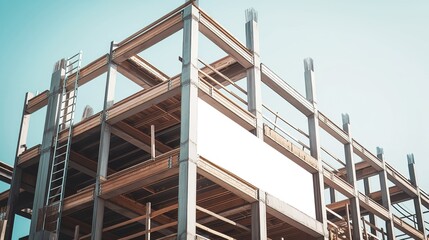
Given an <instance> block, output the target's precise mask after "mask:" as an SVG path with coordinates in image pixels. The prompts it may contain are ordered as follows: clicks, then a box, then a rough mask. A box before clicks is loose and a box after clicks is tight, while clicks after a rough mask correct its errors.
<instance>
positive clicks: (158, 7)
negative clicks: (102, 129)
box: [0, 0, 429, 236]
mask: <svg viewBox="0 0 429 240" xmlns="http://www.w3.org/2000/svg"><path fill="white" fill-rule="evenodd" d="M182 3H183V1H126V2H125V1H124V2H120V3H119V2H118V1H100V0H99V1H80V2H77V1H27V2H25V4H24V3H23V2H19V1H0V46H1V49H2V53H1V54H0V76H1V80H0V81H1V83H2V88H1V101H0V115H1V118H0V136H1V138H0V161H4V162H7V163H9V164H13V160H14V152H15V148H16V140H17V137H18V130H19V121H20V116H21V111H22V103H23V99H24V94H25V92H27V91H31V92H36V91H39V92H41V91H43V90H45V89H48V88H49V83H50V75H51V71H52V67H53V64H54V63H55V61H57V60H58V59H60V58H62V57H65V56H70V55H72V54H74V53H75V52H77V51H79V50H83V51H84V64H86V63H89V62H90V61H92V60H94V59H96V58H97V57H99V56H101V55H102V54H104V53H106V52H107V51H108V49H109V44H110V41H112V40H116V41H120V40H122V39H123V38H125V37H126V36H128V35H130V34H131V33H133V32H135V31H137V30H138V29H140V28H142V27H144V26H146V25H147V24H149V23H151V22H152V21H154V20H156V19H157V18H158V17H160V16H162V15H163V14H165V13H167V12H169V11H170V10H172V9H174V8H175V7H176V6H178V5H180V4H182ZM200 5H201V7H202V8H203V9H204V10H205V11H206V12H208V13H209V14H210V15H211V16H212V17H213V18H215V19H216V20H218V21H219V22H220V23H221V24H222V25H223V26H224V27H226V28H227V29H228V30H229V31H230V32H231V33H232V34H233V35H235V36H237V37H238V38H239V39H240V40H241V41H243V42H244V10H245V9H247V8H250V7H253V8H255V9H256V10H257V11H258V12H259V27H260V33H261V35H260V42H261V58H262V62H263V63H265V64H266V65H267V66H269V67H270V68H271V69H273V70H274V71H275V72H276V73H278V74H279V75H280V76H282V77H283V78H284V79H285V80H286V81H287V82H288V83H289V84H291V85H292V86H294V87H295V88H296V89H298V90H299V91H300V92H301V93H304V91H303V90H304V80H303V64H302V60H303V59H304V58H306V57H312V58H313V59H314V61H315V71H316V77H317V94H318V102H319V108H320V110H321V111H322V112H323V113H325V115H327V116H328V117H330V118H331V119H332V120H334V121H335V122H336V123H337V124H340V123H341V113H345V112H347V113H349V114H350V116H351V122H352V132H353V137H354V138H356V139H357V140H358V141H359V142H361V143H362V144H363V145H364V146H366V147H367V148H368V149H369V150H375V147H376V146H381V147H383V148H384V149H385V153H386V159H387V161H388V162H389V163H391V164H392V165H394V166H395V167H396V168H397V169H399V170H400V171H401V172H402V173H403V174H404V175H406V176H408V173H407V164H406V163H407V162H406V154H408V153H414V154H415V159H416V164H417V167H418V168H417V174H418V177H419V178H420V184H421V186H422V187H423V188H424V189H425V190H427V191H429V178H428V176H427V170H428V169H429V162H428V161H427V156H429V148H428V147H427V143H429V128H428V127H427V126H426V120H427V119H428V117H429V112H428V108H427V102H428V101H427V99H426V98H425V97H427V95H426V94H427V89H428V87H429V68H428V62H429V61H428V57H427V56H429V44H428V43H429V31H428V29H429V15H428V14H427V13H428V10H429V2H427V1H419V0H417V1H398V0H394V1H376V2H374V1H369V0H364V1H353V2H352V1H340V0H327V1H308V0H304V1H280V0H278V1H263V2H262V1H244V0H240V1H226V0H220V1H204V0H200ZM226 7H228V8H226ZM172 39H179V40H180V36H178V37H176V38H172ZM170 41H171V42H172V43H173V44H174V43H175V44H176V45H177V46H180V42H179V43H178V42H177V41H172V40H170ZM164 51H165V52H161V54H160V55H161V56H160V57H158V58H157V57H153V58H150V60H153V62H154V63H155V64H157V63H158V62H163V61H164V59H163V56H164V55H165V56H169V52H166V51H167V50H164ZM174 54H176V55H175V56H174V57H175V59H174V60H173V62H174V61H176V62H177V54H180V50H179V51H178V52H177V53H176V52H174ZM174 54H170V55H174ZM172 69H176V68H172ZM173 72H174V71H173ZM170 75H172V73H170ZM125 86H128V85H127V84H126V83H124V85H123V86H122V87H118V89H119V90H118V91H122V90H121V89H125V88H126V87H125ZM85 87H86V86H84V87H83V88H85ZM102 88H103V86H102V84H101V85H96V84H93V85H90V86H88V89H91V90H86V91H87V92H92V91H93V92H96V93H102ZM83 91H84V90H83ZM123 91H124V92H126V90H123ZM123 94H124V93H123ZM84 95H85V94H84ZM89 95H91V94H89ZM119 95H120V94H119ZM89 98H90V96H89V97H88V96H87V98H86V99H89ZM83 99H85V97H83ZM79 101H81V99H79ZM82 101H83V100H82ZM97 104H98V103H97ZM99 104H100V105H101V103H99ZM44 114H45V112H44V111H42V112H40V113H37V114H34V116H32V119H31V122H30V127H32V130H31V131H30V136H29V137H30V139H29V144H28V145H29V146H32V145H35V144H36V143H38V142H40V141H41V130H40V129H42V126H43V125H42V121H43V119H44ZM304 125H305V124H304ZM37 128H38V129H39V130H34V129H37ZM6 188H7V187H6V186H3V188H2V189H1V190H4V189H6ZM22 225H25V224H22ZM24 229H25V228H24ZM20 231H25V230H20ZM24 234H25V233H24ZM16 236H18V235H16Z"/></svg>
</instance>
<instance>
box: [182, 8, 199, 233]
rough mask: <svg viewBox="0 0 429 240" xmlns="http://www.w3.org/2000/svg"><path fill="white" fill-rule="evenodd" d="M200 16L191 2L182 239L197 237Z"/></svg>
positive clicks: (186, 14)
mask: <svg viewBox="0 0 429 240" xmlns="http://www.w3.org/2000/svg"><path fill="white" fill-rule="evenodd" d="M198 17H199V11H198V9H197V8H196V7H195V6H193V5H189V6H188V7H186V8H185V9H184V10H183V55H182V59H183V61H182V75H181V83H182V87H181V88H182V89H181V92H182V96H181V121H180V154H179V209H178V221H179V222H178V229H177V236H178V238H177V239H179V240H194V239H195V237H196V205H197V203H196V194H197V165H196V162H197V161H198V154H197V120H198V119H197V110H198V109H197V108H198V33H199V30H198Z"/></svg>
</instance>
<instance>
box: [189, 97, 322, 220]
mask: <svg viewBox="0 0 429 240" xmlns="http://www.w3.org/2000/svg"><path fill="white" fill-rule="evenodd" d="M198 101H199V102H198V129H197V133H198V138H197V140H198V143H197V149H198V154H199V155H200V156H202V157H204V158H206V159H208V160H209V161H211V162H213V163H215V164H216V165H218V166H220V167H222V168H224V169H226V170H228V171H230V172H232V173H234V174H235V175H237V176H239V177H240V178H242V179H244V180H246V181H247V182H249V183H251V184H252V185H254V186H256V187H258V188H259V189H261V190H263V191H265V192H268V193H270V194H271V195H273V196H275V197H277V198H279V199H281V200H283V201H284V202H286V203H288V204H290V205H291V206H293V207H295V208H297V209H299V210H300V211H302V212H304V213H306V214H307V215H309V216H312V217H315V209H314V195H313V181H312V176H311V174H310V173H308V172H307V171H305V170H304V169H302V168H301V167H299V166H298V165H296V164H295V163H294V162H292V161H291V160H289V159H288V158H287V157H285V156H284V155H282V154H281V153H279V152H278V151H277V150H275V149H274V148H272V147H271V146H269V145H268V144H266V143H265V142H263V141H262V140H261V139H258V138H257V137H255V136H254V135H253V134H251V133H250V132H248V131H247V130H246V129H244V128H243V127H241V126H240V125H238V124H237V123H235V122H234V121H232V120H231V119H230V118H228V117H227V116H225V115H223V114H222V113H221V112H219V111H218V110H216V109H215V108H213V107H212V106H210V105H209V104H207V103H206V102H205V101H203V100H201V99H199V100H198Z"/></svg>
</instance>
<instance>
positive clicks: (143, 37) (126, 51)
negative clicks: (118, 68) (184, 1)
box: [113, 3, 189, 63]
mask: <svg viewBox="0 0 429 240" xmlns="http://www.w3.org/2000/svg"><path fill="white" fill-rule="evenodd" d="M188 4H189V3H188ZM161 19H162V20H158V23H157V24H156V25H155V26H152V27H150V28H147V29H145V30H144V31H142V32H140V33H139V34H138V35H137V36H135V37H133V38H132V39H130V40H129V41H127V42H124V43H120V45H119V46H118V48H117V49H116V50H115V52H114V57H113V60H114V61H115V62H116V63H121V62H123V61H125V60H126V59H128V58H130V57H132V56H134V55H136V54H137V53H139V52H141V51H143V50H145V49H147V48H149V47H151V46H153V45H154V44H156V43H158V42H160V41H162V40H163V39H165V38H167V37H169V36H170V35H172V34H174V33H175V32H177V31H179V30H180V29H182V27H183V21H182V14H181V12H180V10H177V11H176V12H174V13H169V14H168V15H166V16H164V17H162V18H161Z"/></svg>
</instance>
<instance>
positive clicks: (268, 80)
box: [261, 64, 313, 116]
mask: <svg viewBox="0 0 429 240" xmlns="http://www.w3.org/2000/svg"><path fill="white" fill-rule="evenodd" d="M261 73H262V82H263V83H265V84H266V85H267V86H268V87H270V88H271V89H272V90H273V91H274V92H276V93H277V94H279V95H280V96H281V97H282V98H283V99H285V100H286V101H288V102H289V103H290V104H292V106H294V107H295V108H297V109H298V110H299V111H301V112H302V113H303V114H304V115H305V116H309V115H310V114H311V113H313V106H312V104H311V103H310V102H309V101H307V99H305V97H304V96H302V95H301V94H300V93H299V92H298V91H296V90H295V89H294V88H292V87H291V86H290V85H288V84H287V83H286V82H285V81H284V80H283V79H281V78H280V77H279V76H278V75H276V74H275V73H274V72H273V71H271V70H270V69H269V68H268V67H266V66H265V65H263V64H261Z"/></svg>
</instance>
